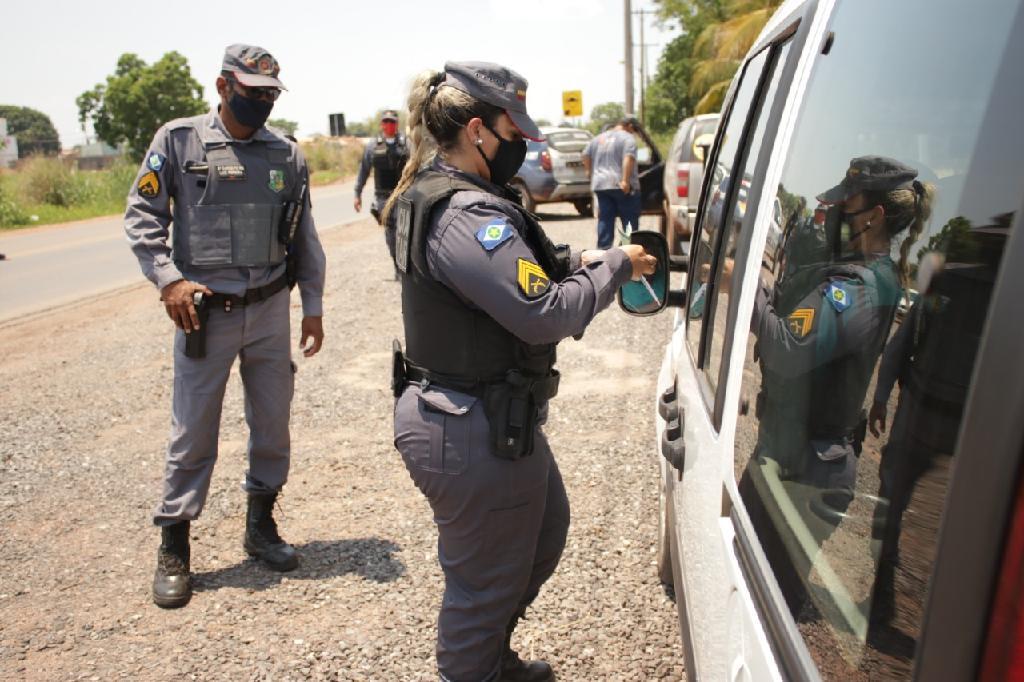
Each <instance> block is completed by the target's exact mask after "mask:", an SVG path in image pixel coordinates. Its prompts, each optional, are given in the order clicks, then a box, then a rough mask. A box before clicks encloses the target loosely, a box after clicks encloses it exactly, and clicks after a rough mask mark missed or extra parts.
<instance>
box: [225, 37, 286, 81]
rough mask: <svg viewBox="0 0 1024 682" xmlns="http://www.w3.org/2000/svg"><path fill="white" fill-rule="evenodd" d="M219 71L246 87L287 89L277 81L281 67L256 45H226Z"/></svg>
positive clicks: (270, 55) (271, 56)
mask: <svg viewBox="0 0 1024 682" xmlns="http://www.w3.org/2000/svg"><path fill="white" fill-rule="evenodd" d="M220 70H221V71H229V72H230V73H232V74H234V76H235V78H236V79H237V80H238V82H239V83H241V84H242V85H244V86H246V87H250V88H281V89H282V90H287V89H288V88H286V87H284V83H282V82H281V81H279V80H278V79H277V74H278V73H280V72H281V65H280V64H278V63H277V60H276V59H274V56H273V55H272V54H270V53H269V52H267V51H266V50H264V49H263V48H262V47H257V46H256V45H243V44H241V43H235V44H234V45H228V46H227V48H225V50H224V62H223V63H222V64H221V67H220Z"/></svg>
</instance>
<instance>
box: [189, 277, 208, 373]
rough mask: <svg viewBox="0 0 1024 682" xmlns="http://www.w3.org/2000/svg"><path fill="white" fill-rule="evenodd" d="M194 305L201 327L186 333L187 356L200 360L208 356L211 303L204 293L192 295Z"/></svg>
mask: <svg viewBox="0 0 1024 682" xmlns="http://www.w3.org/2000/svg"><path fill="white" fill-rule="evenodd" d="M192 305H193V306H195V309H196V317H198V318H199V329H193V330H192V331H191V332H189V333H188V334H185V357H186V358H192V359H193V360H199V359H202V358H205V357H206V322H207V320H209V319H210V303H209V301H207V300H206V297H205V296H203V294H202V293H200V292H197V293H195V294H193V295H192Z"/></svg>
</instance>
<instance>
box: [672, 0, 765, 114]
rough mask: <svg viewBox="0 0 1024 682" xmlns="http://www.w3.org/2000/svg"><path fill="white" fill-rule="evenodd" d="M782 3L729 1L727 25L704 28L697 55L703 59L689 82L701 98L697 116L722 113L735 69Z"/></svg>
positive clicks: (749, 0) (748, 0) (722, 23)
mask: <svg viewBox="0 0 1024 682" xmlns="http://www.w3.org/2000/svg"><path fill="white" fill-rule="evenodd" d="M779 4H781V0H729V2H728V3H727V5H726V8H725V15H726V16H727V17H729V18H728V19H726V20H725V21H722V22H718V23H714V24H711V25H710V26H708V27H707V28H705V29H704V30H703V31H702V32H701V34H700V36H698V38H697V41H696V43H694V47H693V51H694V54H695V55H696V56H697V57H698V58H699V59H700V61H699V62H698V63H697V65H696V67H695V68H694V70H693V77H692V79H691V80H690V94H691V96H693V97H694V98H697V97H699V98H700V99H699V100H698V102H697V104H696V105H695V106H694V113H697V114H706V113H712V112H716V111H719V110H720V109H721V108H722V102H723V101H724V100H725V94H726V92H728V90H729V83H730V82H731V81H732V77H733V75H734V74H735V73H736V69H737V68H739V65H740V63H741V60H742V59H743V57H744V56H745V55H746V54H747V50H749V49H750V46H751V45H753V44H754V41H755V40H757V36H758V35H760V33H761V29H762V28H764V26H765V24H767V23H768V19H769V18H770V17H771V16H772V13H773V12H774V11H775V8H776V7H778V6H779Z"/></svg>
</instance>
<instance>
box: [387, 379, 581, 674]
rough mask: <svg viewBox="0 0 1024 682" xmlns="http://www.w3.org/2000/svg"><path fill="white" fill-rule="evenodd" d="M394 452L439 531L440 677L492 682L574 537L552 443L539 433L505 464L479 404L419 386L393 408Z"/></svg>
mask: <svg viewBox="0 0 1024 682" xmlns="http://www.w3.org/2000/svg"><path fill="white" fill-rule="evenodd" d="M395 447H397V448H398V451H399V452H400V453H401V455H402V459H403V460H404V462H405V466H406V468H407V469H408V471H409V475H410V476H411V477H412V480H413V482H414V483H415V484H416V487H417V488H419V490H420V492H422V493H423V494H424V495H425V496H426V498H427V500H428V501H429V502H430V506H431V509H433V512H434V522H435V523H436V524H437V531H438V539H437V554H438V559H439V561H440V564H441V569H442V571H443V572H444V579H445V589H444V597H443V599H442V601H441V612H440V615H439V616H438V619H437V665H438V670H439V671H440V673H441V675H442V678H443V679H446V680H451V681H452V682H456V681H458V682H463V681H470V680H472V681H474V682H477V681H479V680H491V679H495V678H496V677H497V674H498V672H499V671H500V666H501V654H502V648H503V645H504V640H505V631H506V627H507V626H508V624H509V621H510V620H511V619H512V616H513V614H515V613H516V611H518V610H519V609H520V608H524V607H525V606H527V605H528V604H530V602H532V601H533V600H534V599H535V598H536V596H537V594H538V592H540V588H541V586H542V585H543V584H544V583H545V582H546V581H547V579H548V578H549V577H551V574H552V573H554V571H555V567H556V566H557V565H558V561H559V559H560V558H561V556H562V549H563V548H564V547H565V538H566V534H567V533H568V529H569V500H568V498H567V497H566V495H565V486H564V485H563V484H562V476H561V474H560V473H559V471H558V466H557V465H556V464H555V460H554V457H553V456H552V454H551V449H550V447H549V446H548V442H547V438H545V436H544V434H543V432H541V431H540V428H539V427H538V429H537V432H536V434H535V440H534V451H533V454H532V455H530V456H529V457H526V458H524V459H521V460H519V461H516V462H513V461H509V460H505V459H499V458H498V457H495V456H494V455H493V454H492V453H491V451H490V446H489V444H488V424H487V417H486V416H485V415H484V411H483V405H482V403H481V401H479V400H477V399H476V398H474V397H472V396H468V395H465V394H463V393H458V392H455V391H449V390H447V389H441V388H438V387H434V386H431V387H429V388H428V389H427V390H425V391H424V390H422V389H421V388H420V386H419V385H417V384H412V385H410V386H409V387H408V388H407V389H406V390H405V392H404V393H403V394H402V396H401V397H400V398H399V399H398V400H397V401H396V403H395Z"/></svg>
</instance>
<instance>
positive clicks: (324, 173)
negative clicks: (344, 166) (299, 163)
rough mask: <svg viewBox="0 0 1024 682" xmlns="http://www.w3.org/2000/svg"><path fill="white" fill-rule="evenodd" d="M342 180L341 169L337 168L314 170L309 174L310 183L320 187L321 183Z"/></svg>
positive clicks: (326, 183) (325, 183)
mask: <svg viewBox="0 0 1024 682" xmlns="http://www.w3.org/2000/svg"><path fill="white" fill-rule="evenodd" d="M338 180H341V171H336V170H317V171H312V172H311V173H310V174H309V184H311V185H312V186H313V187H319V186H320V185H329V184H331V183H332V182H337V181H338Z"/></svg>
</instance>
